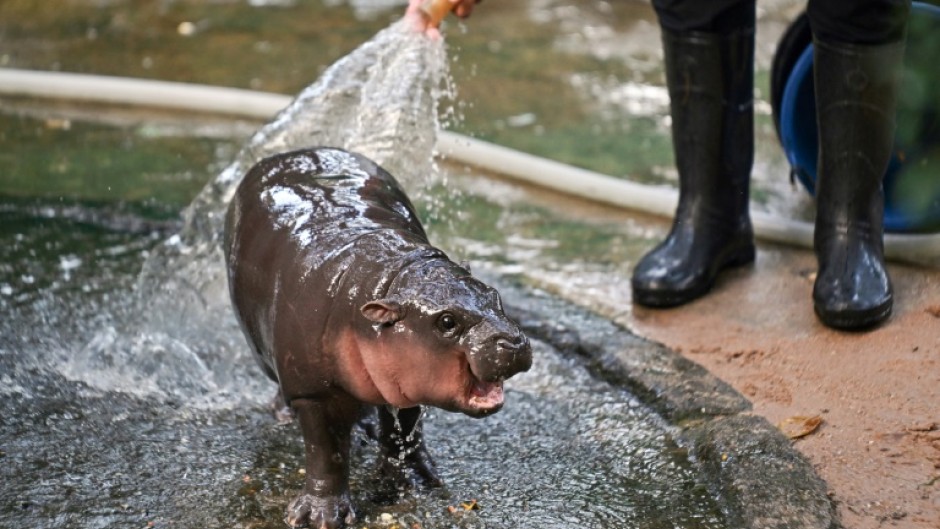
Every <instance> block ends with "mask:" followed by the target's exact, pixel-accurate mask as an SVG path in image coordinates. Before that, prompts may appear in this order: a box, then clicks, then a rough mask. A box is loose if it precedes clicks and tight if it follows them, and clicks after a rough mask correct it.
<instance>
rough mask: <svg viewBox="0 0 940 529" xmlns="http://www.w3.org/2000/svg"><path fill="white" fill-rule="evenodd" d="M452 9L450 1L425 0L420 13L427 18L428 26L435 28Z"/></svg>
mask: <svg viewBox="0 0 940 529" xmlns="http://www.w3.org/2000/svg"><path fill="white" fill-rule="evenodd" d="M453 7H454V4H452V3H450V0H425V2H424V3H422V4H421V11H423V12H424V14H425V15H427V16H428V22H429V25H431V26H434V27H437V26H439V25H440V23H441V20H444V17H446V16H447V13H450V10H451V9H453Z"/></svg>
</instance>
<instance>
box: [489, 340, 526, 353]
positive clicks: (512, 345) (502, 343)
mask: <svg viewBox="0 0 940 529" xmlns="http://www.w3.org/2000/svg"><path fill="white" fill-rule="evenodd" d="M526 343H527V340H526V339H525V337H524V336H516V337H513V338H500V339H498V340H496V347H497V348H498V349H500V350H507V351H518V350H520V349H524V348H525V346H526Z"/></svg>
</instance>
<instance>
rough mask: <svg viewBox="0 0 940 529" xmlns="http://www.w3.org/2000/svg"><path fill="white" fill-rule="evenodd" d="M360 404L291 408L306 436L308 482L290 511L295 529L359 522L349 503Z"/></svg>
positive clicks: (306, 403) (308, 402)
mask: <svg viewBox="0 0 940 529" xmlns="http://www.w3.org/2000/svg"><path fill="white" fill-rule="evenodd" d="M358 406H359V404H358V403H357V402H352V401H349V400H341V399H330V400H321V399H294V400H292V401H291V407H292V408H293V409H294V411H295V412H296V413H297V418H298V419H299V420H300V430H301V432H302V433H303V436H304V453H305V456H306V464H305V468H306V472H307V478H306V483H305V485H304V490H303V493H302V494H301V495H300V496H298V497H297V498H295V499H294V500H293V501H292V502H291V503H290V505H289V506H288V507H287V520H286V521H287V523H288V525H290V526H291V527H306V526H310V527H314V528H317V529H339V528H342V527H346V526H347V525H352V524H353V523H354V522H355V520H356V515H355V513H354V512H353V509H352V505H351V503H350V501H349V443H350V434H351V430H352V426H353V423H354V422H355V419H356V417H357V415H358Z"/></svg>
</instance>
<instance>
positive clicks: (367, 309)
mask: <svg viewBox="0 0 940 529" xmlns="http://www.w3.org/2000/svg"><path fill="white" fill-rule="evenodd" d="M359 310H360V311H361V312H362V315H363V316H365V317H366V318H368V319H369V321H374V322H375V323H383V324H389V323H395V322H396V321H398V320H400V319H402V318H403V317H404V311H403V310H402V307H401V305H399V304H398V302H397V301H392V300H389V299H377V300H375V301H370V302H368V303H366V304H365V305H363V306H362V308H361V309H359Z"/></svg>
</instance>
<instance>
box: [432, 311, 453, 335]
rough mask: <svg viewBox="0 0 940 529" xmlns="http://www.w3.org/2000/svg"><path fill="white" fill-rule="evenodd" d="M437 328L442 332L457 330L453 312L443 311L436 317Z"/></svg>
mask: <svg viewBox="0 0 940 529" xmlns="http://www.w3.org/2000/svg"><path fill="white" fill-rule="evenodd" d="M437 328H438V329H440V331H441V332H442V333H444V334H453V333H454V331H456V330H457V318H455V317H454V315H453V314H451V313H449V312H445V313H444V314H441V317H440V318H438V319H437Z"/></svg>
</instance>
